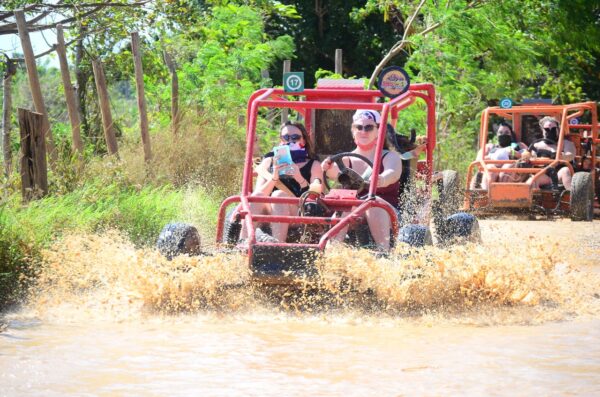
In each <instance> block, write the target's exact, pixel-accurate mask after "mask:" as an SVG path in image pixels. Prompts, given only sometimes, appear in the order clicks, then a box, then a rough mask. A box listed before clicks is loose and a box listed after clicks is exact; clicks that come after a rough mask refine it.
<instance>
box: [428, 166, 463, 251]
mask: <svg viewBox="0 0 600 397" xmlns="http://www.w3.org/2000/svg"><path fill="white" fill-rule="evenodd" d="M437 188H438V193H439V196H438V199H437V200H435V201H434V202H433V206H432V213H433V221H434V223H435V232H436V236H437V238H438V239H439V240H443V239H444V235H446V234H447V233H446V230H445V228H446V223H447V222H446V218H448V217H449V216H450V215H452V214H454V213H456V212H457V211H458V207H459V203H460V197H459V193H460V187H459V180H458V172H456V171H453V170H445V171H442V178H441V179H440V180H438V182H437Z"/></svg>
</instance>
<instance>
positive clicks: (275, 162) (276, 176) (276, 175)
mask: <svg viewBox="0 0 600 397" xmlns="http://www.w3.org/2000/svg"><path fill="white" fill-rule="evenodd" d="M284 166H285V164H279V156H273V175H272V179H273V180H274V181H278V180H279V171H280V170H281V169H282V168H283V167H284Z"/></svg>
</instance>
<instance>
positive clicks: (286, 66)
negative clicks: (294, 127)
mask: <svg viewBox="0 0 600 397" xmlns="http://www.w3.org/2000/svg"><path fill="white" fill-rule="evenodd" d="M291 70H292V61H291V60H289V59H286V60H285V61H283V73H288V72H290V71H291ZM287 121H288V109H281V124H284V123H286V122H287Z"/></svg>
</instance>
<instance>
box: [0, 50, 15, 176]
mask: <svg viewBox="0 0 600 397" xmlns="http://www.w3.org/2000/svg"><path fill="white" fill-rule="evenodd" d="M15 73H17V64H16V63H15V62H14V61H13V60H12V59H9V58H8V57H7V59H6V71H5V73H4V84H3V95H2V98H3V100H2V102H3V107H2V154H3V156H4V173H5V174H6V177H8V176H9V175H10V172H11V168H12V153H11V150H10V130H11V123H10V114H11V110H12V93H11V88H12V78H13V76H14V75H15Z"/></svg>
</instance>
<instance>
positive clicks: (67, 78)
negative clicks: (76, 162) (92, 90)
mask: <svg viewBox="0 0 600 397" xmlns="http://www.w3.org/2000/svg"><path fill="white" fill-rule="evenodd" d="M56 43H57V44H56V54H57V55H58V61H59V63H60V74H61V76H62V81H63V87H64V89H65V100H66V101H67V112H68V113H69V121H70V122H71V135H72V136H73V151H76V152H77V153H78V154H79V155H80V156H82V155H83V141H82V140H81V120H80V119H79V109H78V106H77V100H76V99H75V89H74V88H73V84H72V83H71V75H70V73H69V63H68V62H67V50H66V48H65V38H64V35H63V27H62V25H61V24H58V25H56Z"/></svg>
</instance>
